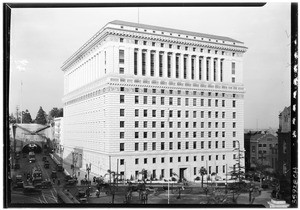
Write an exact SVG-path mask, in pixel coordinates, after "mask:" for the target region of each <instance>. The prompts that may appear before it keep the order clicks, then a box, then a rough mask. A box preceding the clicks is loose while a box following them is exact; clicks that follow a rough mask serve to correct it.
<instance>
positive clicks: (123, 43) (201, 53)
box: [61, 21, 247, 180]
mask: <svg viewBox="0 0 300 210" xmlns="http://www.w3.org/2000/svg"><path fill="white" fill-rule="evenodd" d="M246 50H247V48H246V47H245V46H244V44H243V43H242V42H240V41H237V40H234V39H231V38H228V37H222V36H214V35H208V34H201V33H195V32H189V31H183V30H176V29H170V28H163V27H158V26H150V25H144V24H136V23H130V22H124V21H112V22H109V23H108V24H107V25H105V27H104V28H102V29H101V30H100V31H99V32H97V34H96V35H94V36H93V37H92V38H91V39H90V40H88V42H87V43H86V44H84V45H83V46H82V47H81V48H80V49H79V50H78V51H77V52H76V53H75V54H74V55H72V56H71V57H70V58H69V59H68V60H67V61H66V62H65V63H64V64H63V66H62V68H61V69H62V71H63V72H64V97H63V103H64V153H63V156H64V159H65V161H66V162H72V161H73V162H76V166H78V167H79V168H80V167H81V165H83V166H84V165H86V164H92V172H93V173H95V174H101V175H103V174H105V173H107V170H108V169H111V170H112V171H116V170H117V169H118V170H119V173H120V174H122V175H124V177H125V178H130V177H138V175H139V172H140V171H142V170H143V169H144V170H147V172H149V173H148V174H151V177H153V178H169V177H171V176H172V175H173V174H174V173H176V174H178V176H179V177H180V178H186V179H188V180H194V179H195V178H196V177H197V176H199V169H200V168H201V167H202V166H203V167H205V168H207V171H208V173H209V174H217V175H218V176H221V177H224V178H225V176H226V166H227V165H228V168H233V167H234V166H236V165H237V161H236V158H235V157H236V156H237V151H236V150H235V151H233V149H234V148H237V147H239V148H240V150H243V149H244V141H243V131H244V93H245V89H244V85H243V54H244V53H245V52H246ZM74 157H75V158H74ZM80 161H81V162H82V163H83V164H77V163H78V162H80ZM241 162H242V163H241V165H242V166H244V163H243V162H244V161H243V160H242V161H241ZM148 177H149V176H148Z"/></svg>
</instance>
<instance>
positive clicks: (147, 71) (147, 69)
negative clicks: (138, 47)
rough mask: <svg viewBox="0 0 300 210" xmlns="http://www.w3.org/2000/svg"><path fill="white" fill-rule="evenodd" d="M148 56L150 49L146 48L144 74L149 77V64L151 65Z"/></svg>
mask: <svg viewBox="0 0 300 210" xmlns="http://www.w3.org/2000/svg"><path fill="white" fill-rule="evenodd" d="M150 56H151V52H150V50H147V52H146V76H147V77H150V66H151V63H150Z"/></svg>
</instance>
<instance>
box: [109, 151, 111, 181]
mask: <svg viewBox="0 0 300 210" xmlns="http://www.w3.org/2000/svg"><path fill="white" fill-rule="evenodd" d="M109 183H111V156H109Z"/></svg>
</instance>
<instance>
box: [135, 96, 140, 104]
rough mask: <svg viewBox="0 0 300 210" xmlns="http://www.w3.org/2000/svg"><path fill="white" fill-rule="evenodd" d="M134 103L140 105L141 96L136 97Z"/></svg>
mask: <svg viewBox="0 0 300 210" xmlns="http://www.w3.org/2000/svg"><path fill="white" fill-rule="evenodd" d="M134 103H135V104H138V103H139V96H134Z"/></svg>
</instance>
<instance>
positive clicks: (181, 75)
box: [179, 54, 184, 79]
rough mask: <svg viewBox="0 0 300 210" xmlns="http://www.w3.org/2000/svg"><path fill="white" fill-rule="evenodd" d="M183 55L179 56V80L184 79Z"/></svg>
mask: <svg viewBox="0 0 300 210" xmlns="http://www.w3.org/2000/svg"><path fill="white" fill-rule="evenodd" d="M183 62H184V60H183V54H180V55H179V78H180V79H184V76H183Z"/></svg>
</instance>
